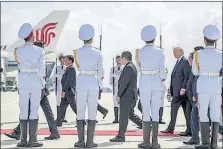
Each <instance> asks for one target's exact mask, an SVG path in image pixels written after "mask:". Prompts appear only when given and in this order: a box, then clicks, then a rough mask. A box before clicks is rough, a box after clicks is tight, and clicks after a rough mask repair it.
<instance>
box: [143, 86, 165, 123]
mask: <svg viewBox="0 0 223 149" xmlns="http://www.w3.org/2000/svg"><path fill="white" fill-rule="evenodd" d="M139 92H140V102H141V106H142V119H143V121H145V122H148V121H150V115H151V116H152V120H153V121H154V122H158V121H159V109H160V105H161V100H162V95H163V93H162V91H146V90H145V89H143V90H139ZM150 112H151V114H150Z"/></svg>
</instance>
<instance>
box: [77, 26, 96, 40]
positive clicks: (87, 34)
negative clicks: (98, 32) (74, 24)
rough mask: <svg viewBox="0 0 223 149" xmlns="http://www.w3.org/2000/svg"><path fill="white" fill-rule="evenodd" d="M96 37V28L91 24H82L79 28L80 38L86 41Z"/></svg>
mask: <svg viewBox="0 0 223 149" xmlns="http://www.w3.org/2000/svg"><path fill="white" fill-rule="evenodd" d="M93 37H94V28H93V26H91V25H90V24H85V25H82V26H81V28H80V30H79V38H80V40H83V41H86V40H90V39H91V38H93Z"/></svg>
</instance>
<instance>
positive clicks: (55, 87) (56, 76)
mask: <svg viewBox="0 0 223 149" xmlns="http://www.w3.org/2000/svg"><path fill="white" fill-rule="evenodd" d="M55 66H56V73H55V74H56V75H57V58H56V63H55ZM55 93H56V96H57V76H56V83H55Z"/></svg>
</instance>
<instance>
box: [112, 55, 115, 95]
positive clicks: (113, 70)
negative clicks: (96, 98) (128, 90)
mask: <svg viewBox="0 0 223 149" xmlns="http://www.w3.org/2000/svg"><path fill="white" fill-rule="evenodd" d="M114 61H115V58H113V64H112V74H113V77H112V91H113V96H114V95H115V76H114V74H115V63H114Z"/></svg>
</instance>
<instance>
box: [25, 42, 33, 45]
mask: <svg viewBox="0 0 223 149" xmlns="http://www.w3.org/2000/svg"><path fill="white" fill-rule="evenodd" d="M25 44H31V45H33V42H26V43H25Z"/></svg>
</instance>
